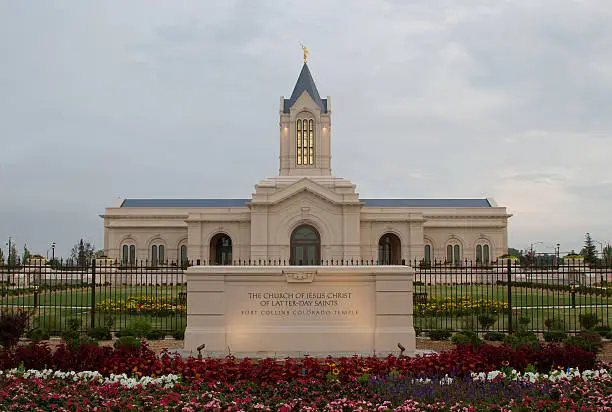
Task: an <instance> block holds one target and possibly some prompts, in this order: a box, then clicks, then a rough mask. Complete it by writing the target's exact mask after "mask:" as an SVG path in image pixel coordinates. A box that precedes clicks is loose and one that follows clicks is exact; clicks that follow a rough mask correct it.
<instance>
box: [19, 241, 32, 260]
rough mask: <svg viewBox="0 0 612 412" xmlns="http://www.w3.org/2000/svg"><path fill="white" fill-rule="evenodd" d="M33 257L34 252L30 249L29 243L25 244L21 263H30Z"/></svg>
mask: <svg viewBox="0 0 612 412" xmlns="http://www.w3.org/2000/svg"><path fill="white" fill-rule="evenodd" d="M31 257H32V254H31V253H30V251H29V250H28V245H23V256H22V257H21V263H23V264H24V265H27V264H28V263H30V258H31Z"/></svg>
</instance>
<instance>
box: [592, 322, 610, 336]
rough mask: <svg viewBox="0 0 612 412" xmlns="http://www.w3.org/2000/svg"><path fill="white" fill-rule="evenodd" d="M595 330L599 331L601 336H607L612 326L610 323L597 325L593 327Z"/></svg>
mask: <svg viewBox="0 0 612 412" xmlns="http://www.w3.org/2000/svg"><path fill="white" fill-rule="evenodd" d="M593 330H594V331H595V332H597V333H599V336H601V337H602V338H605V337H606V335H608V333H609V332H610V331H611V330H612V328H610V327H609V326H608V325H597V326H595V327H594V328H593Z"/></svg>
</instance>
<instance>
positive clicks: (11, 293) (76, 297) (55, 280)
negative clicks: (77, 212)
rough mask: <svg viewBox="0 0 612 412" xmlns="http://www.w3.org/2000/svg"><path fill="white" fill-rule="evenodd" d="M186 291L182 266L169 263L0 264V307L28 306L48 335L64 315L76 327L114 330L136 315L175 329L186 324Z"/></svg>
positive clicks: (166, 329) (62, 327) (60, 325)
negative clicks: (128, 264)
mask: <svg viewBox="0 0 612 412" xmlns="http://www.w3.org/2000/svg"><path fill="white" fill-rule="evenodd" d="M186 291H187V287H186V284H185V280H184V268H182V267H179V266H177V265H174V264H167V265H156V266H154V267H153V266H150V265H148V264H147V263H146V262H143V263H141V264H138V265H133V266H122V265H118V264H117V262H115V261H112V260H98V261H97V262H96V261H94V262H92V263H91V264H88V265H86V266H78V265H74V264H72V262H66V263H64V262H59V263H57V264H54V265H47V264H44V263H43V262H39V263H34V264H30V265H27V266H19V267H10V266H0V298H1V300H0V309H7V308H12V309H15V308H20V309H25V310H29V311H31V312H32V313H33V318H32V326H33V327H39V328H44V329H45V330H47V331H49V333H50V334H51V335H59V334H60V333H61V331H63V330H65V329H66V328H67V324H68V320H69V319H78V323H79V324H80V325H81V330H82V331H83V330H87V329H89V328H92V327H95V326H108V327H110V329H111V330H113V331H118V330H120V329H123V328H129V327H132V326H133V325H134V324H135V323H137V322H139V321H140V322H142V321H145V322H148V323H150V326H151V327H152V328H153V329H154V330H159V331H162V332H168V333H170V332H173V331H176V330H180V329H182V328H184V327H185V324H186V314H187V310H186V308H187V302H186V296H187V293H186Z"/></svg>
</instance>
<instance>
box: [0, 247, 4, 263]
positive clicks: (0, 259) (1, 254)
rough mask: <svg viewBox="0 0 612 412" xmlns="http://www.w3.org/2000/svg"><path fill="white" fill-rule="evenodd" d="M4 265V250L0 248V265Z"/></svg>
mask: <svg viewBox="0 0 612 412" xmlns="http://www.w3.org/2000/svg"><path fill="white" fill-rule="evenodd" d="M3 264H4V250H2V248H1V247H0V265H3Z"/></svg>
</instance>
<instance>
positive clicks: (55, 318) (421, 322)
mask: <svg viewBox="0 0 612 412" xmlns="http://www.w3.org/2000/svg"><path fill="white" fill-rule="evenodd" d="M185 291H186V287H185V286H184V285H160V286H151V285H147V286H145V285H143V286H126V285H121V286H120V285H116V286H115V285H113V286H96V293H95V303H99V302H101V301H103V300H105V299H109V298H110V299H112V300H114V301H117V300H119V299H123V300H124V299H126V298H127V297H128V296H150V297H154V298H158V299H161V298H172V299H174V300H177V298H178V296H179V293H182V292H185ZM414 291H415V293H421V294H423V293H426V294H427V298H429V299H440V298H443V297H449V298H450V299H451V300H452V299H456V298H459V297H466V296H471V297H472V298H473V299H491V300H495V301H499V302H507V292H508V289H507V287H506V286H498V285H461V284H460V285H432V286H428V285H415V287H414ZM421 297H423V296H421ZM37 299H38V303H37V306H38V309H37V314H36V318H37V319H39V322H40V323H41V324H42V325H43V326H45V328H47V329H52V330H53V329H58V330H61V329H63V325H65V322H66V320H67V319H69V318H79V319H81V323H82V327H83V329H86V328H87V327H88V326H89V325H90V324H91V313H90V312H91V311H90V309H91V306H92V291H91V288H75V289H70V290H62V291H41V292H40V293H39V294H38V298H37ZM575 304H576V306H577V307H576V308H575V309H572V308H571V306H572V294H571V293H570V292H567V291H551V290H547V289H542V288H521V287H512V307H513V313H514V315H513V324H514V325H515V327H516V325H517V324H518V317H520V316H528V317H529V318H530V319H531V325H530V329H534V330H543V329H544V321H545V320H546V319H549V318H552V317H554V318H560V319H563V321H564V323H565V324H566V327H567V329H568V330H575V329H578V328H579V323H578V316H579V315H580V314H581V313H587V312H596V313H597V314H598V315H599V317H600V318H602V319H603V323H604V324H610V325H612V318H611V317H612V307H607V305H612V297H607V296H601V295H593V294H591V295H589V294H581V293H576V295H575ZM0 306H25V307H33V306H34V295H33V294H28V295H24V296H17V297H15V296H9V297H2V298H0ZM581 306H591V307H581ZM564 307H565V308H564ZM95 316H96V318H95V323H96V324H104V323H105V321H106V320H107V319H108V318H109V317H111V316H112V318H113V319H112V320H113V329H115V330H118V329H121V328H124V327H126V326H128V325H129V324H130V323H131V322H133V321H134V320H135V319H142V318H143V317H144V315H136V314H127V313H113V314H106V313H103V312H100V311H97V313H96V315H95ZM414 317H415V326H419V327H422V328H424V329H440V328H449V329H453V330H460V329H464V328H474V327H475V328H479V327H478V322H477V313H470V314H468V315H466V316H461V317H457V316H423V315H420V314H419V313H418V311H417V310H415V313H414ZM185 318H186V316H185V314H173V315H170V316H153V317H149V318H148V319H149V321H150V322H151V323H152V324H153V325H154V327H156V328H158V329H164V330H173V329H175V327H176V326H177V325H181V324H184V322H185ZM497 318H498V319H497V322H496V323H495V325H493V327H492V328H491V329H492V330H506V329H507V328H508V316H507V313H500V314H498V315H497Z"/></svg>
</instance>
